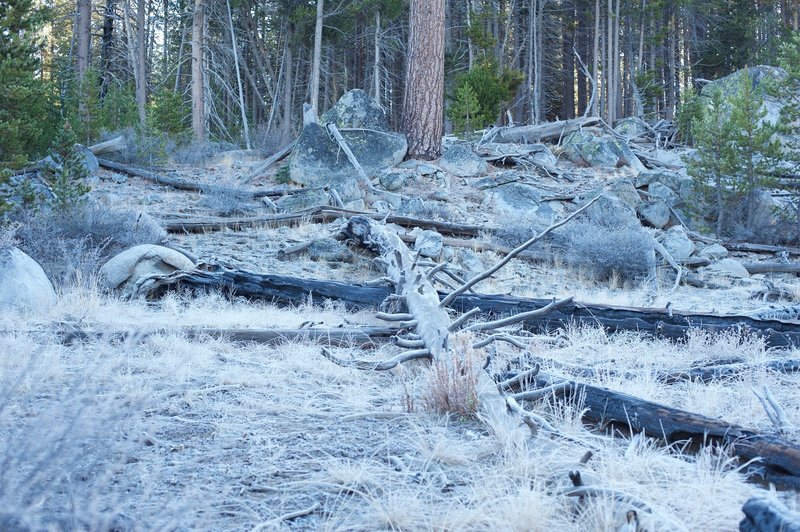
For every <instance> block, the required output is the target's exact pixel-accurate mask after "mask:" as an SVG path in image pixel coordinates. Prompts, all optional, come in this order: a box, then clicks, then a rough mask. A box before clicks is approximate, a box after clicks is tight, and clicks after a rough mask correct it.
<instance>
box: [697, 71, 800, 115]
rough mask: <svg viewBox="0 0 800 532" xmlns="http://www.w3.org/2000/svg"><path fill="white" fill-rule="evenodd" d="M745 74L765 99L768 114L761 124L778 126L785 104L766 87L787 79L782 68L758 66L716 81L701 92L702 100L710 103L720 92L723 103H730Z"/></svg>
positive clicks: (764, 104)
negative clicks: (714, 95)
mask: <svg viewBox="0 0 800 532" xmlns="http://www.w3.org/2000/svg"><path fill="white" fill-rule="evenodd" d="M745 74H749V76H750V81H751V83H752V84H753V90H754V91H755V92H756V93H757V94H758V95H759V96H760V97H762V98H763V103H762V105H761V109H762V110H763V111H766V114H765V115H764V117H763V118H762V119H761V120H760V122H761V123H764V122H770V123H772V124H777V123H778V122H779V121H780V118H781V110H782V109H783V107H784V105H785V102H782V101H780V100H779V99H778V98H777V97H775V96H773V95H771V94H770V91H769V90H767V89H766V86H767V85H768V84H769V83H770V82H780V81H782V80H784V79H786V76H787V74H786V71H785V70H783V69H782V68H778V67H773V66H767V65H758V66H753V67H749V68H744V69H742V70H737V71H736V72H734V73H733V74H730V75H728V76H725V77H723V78H720V79H717V80H714V81H712V82H711V83H707V84H706V85H705V86H704V87H703V88H702V90H701V91H700V96H701V98H702V99H703V100H705V101H708V102H710V100H711V97H712V95H713V94H714V92H715V91H720V92H721V93H722V101H723V103H728V102H729V101H730V100H731V98H733V96H734V95H735V94H736V93H737V91H738V90H739V84H740V83H741V81H742V77H743V76H745Z"/></svg>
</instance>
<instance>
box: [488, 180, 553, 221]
mask: <svg viewBox="0 0 800 532" xmlns="http://www.w3.org/2000/svg"><path fill="white" fill-rule="evenodd" d="M486 190H487V193H488V194H489V196H490V200H489V201H490V204H491V205H492V206H494V208H495V210H497V211H498V212H500V213H503V214H506V215H508V217H509V219H511V220H530V219H531V218H532V217H536V218H540V219H542V220H543V221H546V222H550V221H551V220H552V219H553V217H560V216H561V215H563V213H564V208H563V207H562V205H561V203H560V202H548V201H542V193H541V192H540V191H539V190H537V189H535V188H534V187H532V186H530V185H526V184H524V183H515V182H512V183H506V184H500V185H495V186H494V187H491V188H487V189H486Z"/></svg>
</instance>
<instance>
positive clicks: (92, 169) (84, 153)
mask: <svg viewBox="0 0 800 532" xmlns="http://www.w3.org/2000/svg"><path fill="white" fill-rule="evenodd" d="M75 149H76V150H77V151H78V153H80V154H81V157H82V158H83V166H84V167H85V168H86V170H88V171H89V173H90V174H94V173H96V172H97V171H98V170H100V162H99V161H98V160H97V157H95V155H94V153H92V151H91V150H90V149H89V148H87V147H86V146H84V145H83V144H76V145H75Z"/></svg>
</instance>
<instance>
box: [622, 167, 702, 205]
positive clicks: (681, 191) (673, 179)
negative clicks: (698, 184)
mask: <svg viewBox="0 0 800 532" xmlns="http://www.w3.org/2000/svg"><path fill="white" fill-rule="evenodd" d="M654 183H659V184H661V185H664V186H666V187H669V188H670V189H671V190H672V192H674V193H675V194H676V195H677V196H678V197H679V198H680V199H681V201H686V200H687V199H688V198H690V197H691V196H692V194H693V193H694V180H692V178H691V177H689V176H688V175H686V174H683V173H680V172H670V171H667V170H647V171H645V172H641V173H640V174H639V175H638V176H636V186H637V187H647V186H650V185H652V184H654Z"/></svg>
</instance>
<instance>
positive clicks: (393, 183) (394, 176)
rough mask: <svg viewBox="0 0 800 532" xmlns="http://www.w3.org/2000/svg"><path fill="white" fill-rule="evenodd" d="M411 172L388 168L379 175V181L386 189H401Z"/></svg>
mask: <svg viewBox="0 0 800 532" xmlns="http://www.w3.org/2000/svg"><path fill="white" fill-rule="evenodd" d="M408 178H409V174H408V173H406V172H404V171H401V170H392V169H390V170H386V171H385V172H381V173H380V174H379V175H378V181H379V182H380V184H381V186H382V187H383V189H384V190H389V191H392V190H400V189H401V188H403V185H405V183H406V180H407V179H408Z"/></svg>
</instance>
